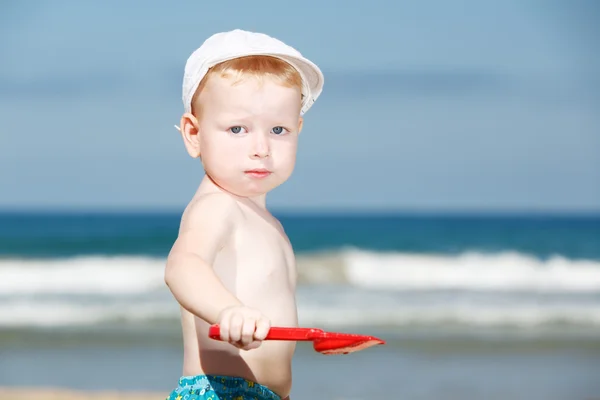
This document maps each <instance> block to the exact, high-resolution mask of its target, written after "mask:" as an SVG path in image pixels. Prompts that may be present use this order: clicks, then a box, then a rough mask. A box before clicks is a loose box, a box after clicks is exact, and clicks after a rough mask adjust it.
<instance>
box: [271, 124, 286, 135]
mask: <svg viewBox="0 0 600 400" xmlns="http://www.w3.org/2000/svg"><path fill="white" fill-rule="evenodd" d="M283 131H284V128H283V127H281V126H276V127H275V128H273V133H274V134H276V135H281V134H282V133H283Z"/></svg>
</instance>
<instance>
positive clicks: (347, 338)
mask: <svg viewBox="0 0 600 400" xmlns="http://www.w3.org/2000/svg"><path fill="white" fill-rule="evenodd" d="M208 336H209V337H210V338H211V339H215V340H221V330H220V328H219V325H218V324H215V325H212V326H211V327H210V328H209V331H208ZM265 340H296V341H312V342H313V347H314V349H315V351H318V352H319V353H321V354H348V353H353V352H355V351H360V350H364V349H366V348H369V347H371V346H376V345H379V344H385V341H383V340H381V339H379V338H376V337H373V336H365V335H356V334H351V333H338V332H325V331H323V330H322V329H317V328H287V327H286V328H283V327H271V329H270V330H269V333H268V334H267V337H266V338H265Z"/></svg>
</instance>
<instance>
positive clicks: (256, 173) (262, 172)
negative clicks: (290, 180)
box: [244, 168, 271, 179]
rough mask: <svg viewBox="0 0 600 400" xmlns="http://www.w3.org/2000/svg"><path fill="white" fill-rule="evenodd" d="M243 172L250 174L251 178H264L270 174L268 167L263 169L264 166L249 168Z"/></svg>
mask: <svg viewBox="0 0 600 400" xmlns="http://www.w3.org/2000/svg"><path fill="white" fill-rule="evenodd" d="M244 173H245V174H246V175H247V176H250V177H252V178H258V179H260V178H266V177H267V176H269V175H271V171H269V170H268V169H264V168H256V169H249V170H247V171H244Z"/></svg>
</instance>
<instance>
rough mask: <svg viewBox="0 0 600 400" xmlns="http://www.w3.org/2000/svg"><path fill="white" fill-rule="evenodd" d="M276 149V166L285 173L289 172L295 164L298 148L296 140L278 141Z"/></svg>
mask: <svg viewBox="0 0 600 400" xmlns="http://www.w3.org/2000/svg"><path fill="white" fill-rule="evenodd" d="M279 145H280V146H279V148H278V149H277V150H278V151H277V167H278V168H280V169H281V171H282V172H285V173H287V174H289V173H291V172H292V170H293V169H294V165H295V164H296V152H297V150H298V143H297V142H296V141H291V142H289V143H288V142H285V143H279Z"/></svg>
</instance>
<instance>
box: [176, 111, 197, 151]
mask: <svg viewBox="0 0 600 400" xmlns="http://www.w3.org/2000/svg"><path fill="white" fill-rule="evenodd" d="M179 126H180V128H179V131H180V132H181V137H182V139H183V144H184V145H185V149H186V150H187V152H188V154H189V155H190V156H192V157H193V158H198V157H200V137H199V135H198V133H199V127H198V120H197V119H196V117H194V115H192V114H191V113H185V114H183V116H182V117H181V122H180V125H179Z"/></svg>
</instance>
